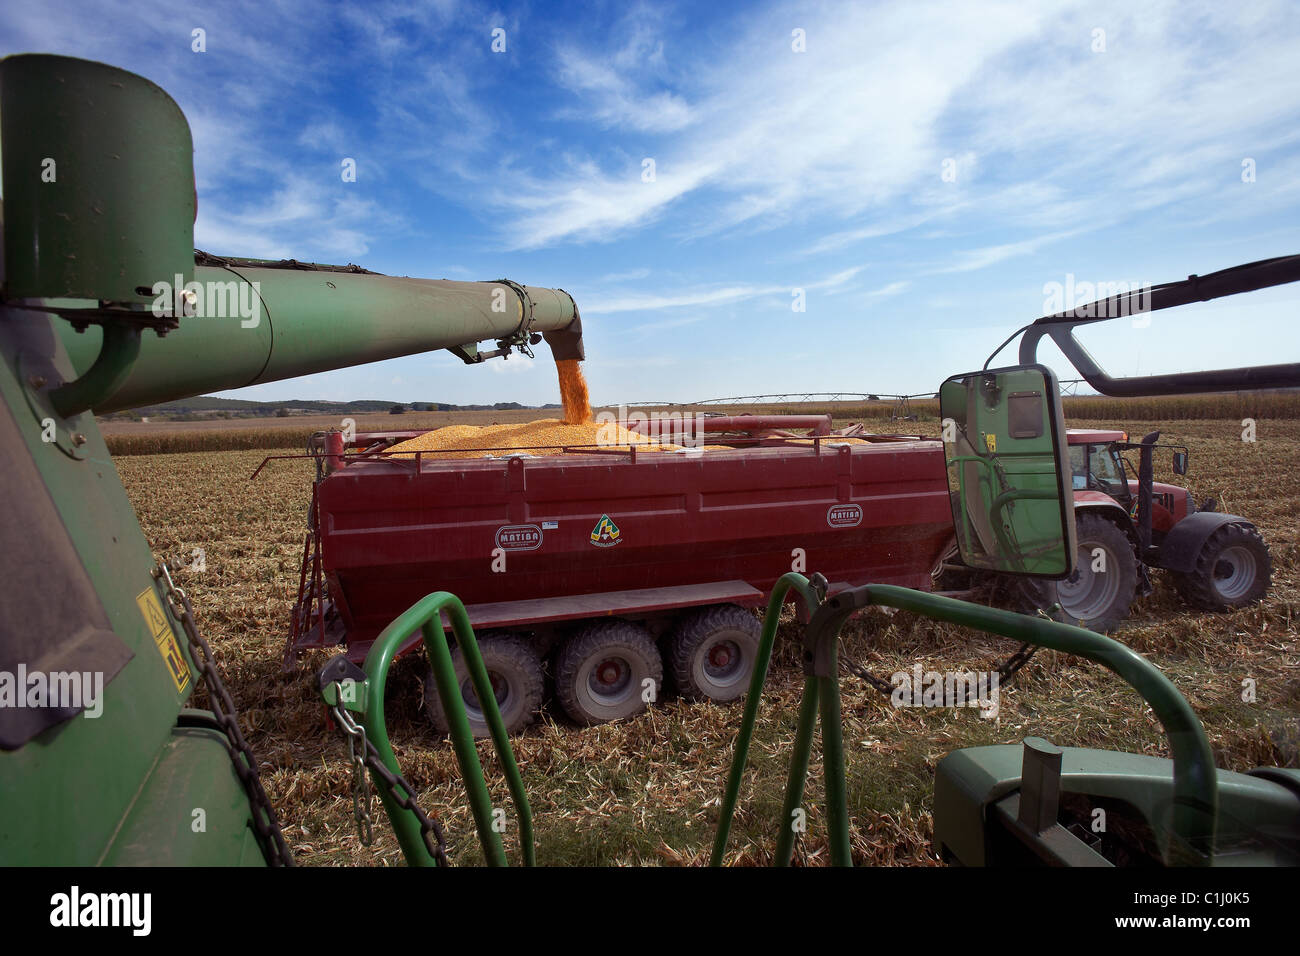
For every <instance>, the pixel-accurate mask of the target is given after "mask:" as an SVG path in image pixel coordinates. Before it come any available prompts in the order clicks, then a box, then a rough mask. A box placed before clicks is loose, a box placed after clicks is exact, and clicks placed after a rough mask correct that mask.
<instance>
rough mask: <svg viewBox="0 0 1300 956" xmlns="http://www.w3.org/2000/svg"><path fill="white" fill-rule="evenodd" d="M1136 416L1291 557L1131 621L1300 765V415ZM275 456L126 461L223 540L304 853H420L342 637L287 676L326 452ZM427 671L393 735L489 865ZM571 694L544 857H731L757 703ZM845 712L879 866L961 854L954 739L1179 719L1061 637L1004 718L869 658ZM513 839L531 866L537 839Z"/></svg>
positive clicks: (196, 578)
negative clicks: (314, 464)
mask: <svg viewBox="0 0 1300 956" xmlns="http://www.w3.org/2000/svg"><path fill="white" fill-rule="evenodd" d="M534 414H535V413H534ZM394 417H396V416H394ZM489 420H490V419H489ZM440 423H441V424H447V423H448V422H440ZM837 424H838V423H837ZM1080 424H1081V423H1080ZM1115 424H1117V425H1120V426H1121V427H1124V428H1127V429H1128V430H1129V431H1130V432H1131V433H1132V434H1134V435H1136V436H1141V435H1142V434H1144V433H1145V432H1147V431H1149V430H1151V429H1152V428H1154V427H1161V428H1162V430H1163V432H1164V434H1163V437H1162V441H1165V442H1170V443H1183V444H1186V445H1187V446H1188V447H1189V449H1190V451H1191V474H1190V475H1188V476H1186V477H1185V478H1182V479H1178V478H1175V477H1173V476H1172V475H1171V474H1169V473H1168V465H1169V463H1168V461H1167V460H1158V461H1157V474H1156V477H1157V480H1166V481H1173V482H1175V483H1181V484H1187V485H1189V486H1190V488H1191V490H1192V492H1193V495H1194V496H1195V497H1196V499H1197V500H1198V501H1200V500H1203V499H1204V498H1206V497H1208V496H1214V497H1215V498H1217V499H1218V500H1219V501H1220V502H1221V507H1222V508H1224V509H1226V510H1231V511H1234V512H1236V513H1238V514H1242V515H1245V516H1247V517H1249V518H1251V519H1253V520H1254V521H1255V522H1256V523H1257V524H1258V525H1259V527H1260V529H1261V531H1262V532H1263V534H1264V537H1265V539H1266V540H1267V541H1268V542H1269V544H1270V546H1271V548H1272V553H1273V564H1274V580H1273V588H1272V591H1271V593H1270V595H1269V596H1268V598H1267V599H1266V600H1265V601H1264V602H1263V603H1262V604H1261V605H1259V606H1257V607H1254V608H1250V609H1247V610H1243V611H1239V612H1236V613H1232V614H1203V613H1192V612H1188V611H1187V610H1186V609H1184V608H1183V607H1182V606H1181V605H1180V604H1179V602H1178V599H1177V596H1176V595H1175V593H1174V591H1173V588H1172V586H1170V585H1168V584H1167V582H1164V581H1162V580H1159V579H1160V578H1161V575H1160V573H1157V574H1156V577H1157V589H1156V592H1155V594H1153V595H1152V596H1150V597H1149V598H1146V599H1145V600H1141V601H1139V602H1138V603H1137V604H1136V605H1135V607H1134V614H1133V617H1132V619H1131V621H1130V622H1129V624H1128V625H1127V626H1126V627H1125V628H1124V629H1123V630H1122V631H1121V632H1120V635H1119V636H1120V638H1121V639H1122V640H1123V641H1125V642H1126V643H1127V644H1129V645H1130V646H1131V647H1133V648H1134V649H1135V650H1137V651H1138V652H1139V653H1141V654H1144V655H1146V656H1147V657H1149V658H1150V659H1151V660H1153V661H1154V662H1155V663H1156V664H1157V665H1158V666H1160V667H1161V668H1162V669H1163V670H1164V671H1165V673H1166V674H1168V675H1169V676H1170V678H1171V679H1172V680H1173V681H1174V682H1175V683H1176V684H1177V686H1178V687H1179V689H1180V690H1181V691H1182V692H1183V693H1184V694H1185V695H1186V696H1187V698H1188V699H1189V700H1190V701H1191V703H1192V705H1193V707H1194V708H1195V710H1196V712H1197V714H1198V715H1199V716H1200V718H1201V720H1202V721H1203V722H1204V724H1205V727H1206V730H1207V732H1208V733H1209V736H1210V740H1211V743H1212V745H1213V747H1214V750H1215V756H1216V760H1217V762H1218V764H1219V765H1220V766H1222V767H1225V768H1228V769H1231V770H1239V771H1240V770H1247V769H1250V768H1252V767H1254V766H1258V765H1260V764H1277V765H1283V766H1291V767H1296V766H1300V635H1298V634H1297V629H1298V628H1300V541H1298V536H1297V528H1298V527H1300V421H1295V420H1277V419H1267V418H1261V419H1260V421H1259V423H1258V433H1257V438H1258V440H1257V441H1256V442H1255V443H1253V444H1251V443H1244V442H1242V440H1241V427H1240V420H1239V419H1237V420H1222V421H1212V420H1188V421H1177V422H1166V423H1164V424H1163V425H1162V426H1156V425H1153V424H1152V423H1150V422H1144V423H1140V422H1115ZM390 427H391V426H390ZM406 427H410V426H406ZM920 430H921V431H924V432H928V433H931V434H934V433H935V425H933V424H932V423H925V422H923V423H921V426H920ZM264 454H265V452H261V451H227V452H208V453H197V454H166V455H142V456H132V457H123V458H119V459H118V462H117V464H118V468H119V471H120V472H121V474H122V477H123V480H124V482H125V484H126V487H127V490H128V492H129V493H130V495H131V497H132V500H133V501H134V503H135V505H136V508H137V510H138V513H139V515H140V519H141V523H142V524H143V526H144V529H145V533H146V534H147V535H148V537H149V540H150V544H151V545H152V547H153V549H154V551H155V552H156V553H159V554H164V555H176V554H181V553H182V552H184V553H188V552H189V551H190V550H192V549H193V548H196V547H201V548H203V549H204V551H205V557H206V570H205V571H203V572H195V573H189V572H182V575H181V577H182V580H181V582H179V583H183V585H184V586H185V587H187V588H188V589H189V593H190V594H191V596H192V597H193V598H194V604H195V607H196V613H197V616H198V623H199V626H200V628H201V629H202V631H203V632H204V634H205V635H206V636H207V638H208V639H209V641H211V643H212V645H213V647H214V648H215V650H216V652H217V654H218V657H219V660H220V663H221V666H222V668H223V670H224V673H225V675H226V678H227V681H228V683H229V685H230V687H231V690H232V693H233V695H234V697H235V700H236V702H237V704H238V706H239V708H240V711H241V714H242V716H243V720H244V723H245V728H246V731H247V732H248V737H249V741H250V743H251V744H252V746H253V747H254V749H255V750H256V751H257V753H258V754H259V756H260V758H261V761H262V765H263V779H264V781H265V784H266V788H267V790H268V792H269V793H270V796H271V799H272V800H273V801H274V803H275V804H276V807H277V809H278V811H279V814H280V817H281V820H282V822H283V824H284V827H285V833H286V837H287V839H288V841H289V843H290V845H291V846H292V847H293V849H294V851H295V853H296V854H297V856H298V858H299V860H300V862H301V863H303V864H307V865H396V864H400V863H401V861H402V858H401V853H400V850H399V849H398V847H397V844H396V841H395V839H394V838H393V836H392V831H391V829H390V828H389V827H388V825H387V822H386V820H384V819H383V817H382V813H379V807H378V802H377V801H376V804H375V811H376V813H377V814H378V815H379V817H380V822H379V823H378V825H377V826H376V838H377V839H376V843H375V844H374V845H373V846H372V847H369V848H366V847H362V846H361V845H360V843H359V841H358V839H357V836H356V833H355V830H354V828H353V823H352V802H351V798H350V795H349V780H350V773H349V769H348V766H347V761H346V753H347V751H346V745H345V743H344V740H343V738H342V736H341V735H340V734H339V733H338V732H337V731H333V730H329V729H327V727H326V725H325V721H324V717H323V711H322V708H321V705H320V704H319V700H318V698H317V696H316V694H315V692H314V691H313V689H312V684H313V683H314V681H313V680H312V676H311V675H312V674H313V672H314V670H315V669H316V668H318V667H319V666H320V665H321V664H322V663H323V662H324V660H325V659H326V655H325V654H323V653H318V654H316V655H315V656H312V657H309V658H307V659H305V660H304V662H303V665H302V669H301V670H300V671H299V672H298V673H297V674H295V675H292V676H285V675H283V674H281V672H280V656H281V652H282V649H283V642H284V636H285V633H286V628H287V622H288V616H289V609H290V606H291V603H292V601H293V597H294V589H295V588H296V585H297V576H298V560H299V556H300V553H301V547H302V534H303V527H304V516H305V512H306V508H307V504H308V500H309V495H310V481H311V474H312V468H311V465H310V463H309V462H306V461H283V462H278V463H274V464H273V465H272V466H271V467H269V468H268V470H266V471H264V472H263V474H262V475H261V476H260V477H259V478H258V480H257V481H256V482H255V483H252V484H250V483H249V482H248V476H249V475H250V474H251V473H252V472H253V469H254V468H255V467H256V466H257V464H258V463H259V462H260V461H261V459H262V457H263V456H264ZM1162 457H1165V456H1162ZM811 570H815V569H811ZM395 610H397V609H395ZM788 613H789V612H787V615H788ZM796 641H797V637H796V632H795V629H794V627H793V625H792V623H791V621H790V620H787V621H786V623H785V624H784V625H783V626H782V629H781V633H780V637H779V641H778V648H777V653H776V656H775V659H774V661H773V667H772V673H771V676H770V677H769V682H768V692H767V694H766V695H765V697H764V703H763V707H762V709H761V711H760V722H759V726H758V729H757V733H756V736H755V741H754V746H753V748H752V751H751V763H750V770H749V773H748V774H747V777H746V781H745V785H744V787H743V790H742V797H741V804H740V810H739V811H738V813H737V817H736V821H735V825H734V826H733V830H732V838H731V843H730V853H729V856H728V859H729V861H731V862H735V863H742V864H760V863H765V862H767V861H768V860H769V857H770V853H771V850H772V847H773V845H774V835H775V832H776V831H775V828H776V826H777V821H776V817H777V814H778V813H779V810H780V805H781V791H782V788H783V786H784V774H785V766H786V762H787V760H788V757H789V748H790V746H791V742H792V738H793V734H794V722H795V713H796V708H797V702H798V695H799V690H800V686H801V683H802V675H801V672H800V670H799V667H798V664H797V655H796V652H795V647H796ZM1011 649H1012V647H1011V645H1010V644H1009V643H1006V642H1002V641H1000V640H997V639H991V638H985V637H982V636H978V635H975V634H973V633H970V632H966V631H963V630H962V629H960V628H956V627H952V626H949V625H943V624H938V623H933V622H928V621H924V620H922V619H919V618H916V617H914V616H912V615H909V614H907V613H904V612H899V613H896V614H892V615H887V614H884V613H881V612H871V613H869V614H867V615H865V616H864V617H862V618H861V619H859V620H856V621H854V622H851V623H850V625H849V626H848V627H846V629H845V641H844V651H845V654H846V655H847V656H848V657H850V658H852V659H853V660H855V661H857V662H859V663H862V664H866V665H867V666H869V667H870V669H871V670H873V671H874V672H876V673H878V674H882V675H885V676H887V675H889V674H890V673H892V672H894V671H898V670H905V669H909V668H910V667H911V665H912V664H913V663H914V662H917V661H920V662H921V663H923V664H924V666H925V668H926V670H940V671H944V670H965V669H972V668H973V669H977V670H989V669H992V668H993V667H995V666H996V662H997V661H999V660H1000V659H1001V658H1002V657H1003V656H1005V655H1006V653H1008V652H1009V651H1010V650H1011ZM422 674H423V668H422V666H421V665H420V664H419V663H418V662H416V661H411V660H408V661H404V662H402V663H399V664H398V665H396V666H395V667H394V669H393V674H392V677H391V679H390V689H389V702H390V703H389V716H388V719H389V728H390V730H391V733H392V739H393V743H394V745H395V748H396V750H397V754H398V758H399V760H400V761H401V763H402V766H403V769H404V771H405V772H406V774H407V776H408V778H409V779H410V780H411V781H412V782H413V784H414V785H415V786H416V787H417V788H418V790H419V795H420V800H421V803H422V805H423V806H424V807H425V808H426V809H427V810H430V811H433V812H435V813H436V814H437V815H438V816H440V817H441V819H442V820H443V822H444V825H445V826H446V829H447V833H448V841H449V846H450V852H451V857H452V860H453V862H454V863H457V864H469V865H472V864H476V863H478V862H480V861H481V859H482V858H481V856H480V852H479V848H478V845H477V842H476V839H475V837H474V833H473V827H472V822H471V818H470V814H469V810H468V807H467V804H466V801H465V799H464V797H463V791H462V788H461V784H460V781H459V779H458V771H457V767H456V762H455V759H454V756H453V754H452V752H451V749H450V746H449V745H448V744H447V743H446V742H445V741H439V740H437V739H435V738H434V736H433V733H432V731H431V729H430V728H429V725H428V723H427V721H426V719H425V716H424V714H423V713H422V712H421V709H420V708H421V706H422V705H421V704H420V703H419V702H420V701H421V693H420V690H421V687H420V683H421V679H422ZM1246 678H1254V680H1255V681H1256V682H1257V688H1258V700H1257V702H1255V703H1245V702H1243V701H1242V700H1241V686H1242V681H1243V680H1244V679H1246ZM199 703H200V705H201V704H202V699H201V698H200V701H199ZM555 711H556V714H551V713H549V712H548V715H547V716H546V717H545V718H544V719H543V720H542V721H541V722H539V723H538V724H537V725H535V726H534V727H533V728H532V729H530V730H529V731H528V732H527V733H525V734H523V735H521V736H519V737H517V738H516V739H515V750H516V754H517V756H518V760H519V764H520V767H521V769H522V771H523V774H524V780H525V784H526V786H527V788H528V793H529V795H530V798H531V801H532V807H533V812H534V816H535V823H536V828H537V846H538V861H539V863H543V864H550V865H576V864H585V865H623V864H628V865H644V864H700V863H703V862H705V861H707V858H708V853H709V848H710V841H711V839H712V835H713V828H714V822H715V820H716V814H717V807H716V801H717V799H718V798H719V797H720V795H721V794H722V790H723V786H724V781H725V777H726V772H727V768H728V766H729V760H730V757H731V748H732V744H733V740H734V737H735V730H736V725H737V723H738V721H739V718H740V712H741V707H740V705H739V704H736V705H733V706H716V705H712V704H687V703H684V702H682V701H680V700H677V699H675V698H672V697H668V698H667V699H665V700H663V701H661V702H660V704H659V705H658V706H656V707H654V708H653V709H652V710H651V711H650V712H648V713H647V714H645V715H644V716H642V717H640V718H639V719H636V720H633V721H630V722H627V723H622V724H607V725H603V726H597V727H592V728H586V729H580V728H577V727H574V726H572V725H569V724H568V723H566V722H565V721H564V719H563V718H562V717H560V716H557V714H558V708H555ZM844 723H845V746H846V751H847V762H848V782H849V804H850V810H851V813H852V816H853V821H854V824H853V831H852V847H853V854H854V858H855V861H856V862H858V863H860V864H877V865H880V864H886V865H889V864H898V865H934V864H936V863H937V860H936V859H935V857H934V855H933V853H932V851H931V848H930V836H931V832H932V825H933V821H932V815H931V809H932V787H933V775H934V767H935V763H936V762H937V760H938V759H939V758H940V757H941V756H942V755H943V754H944V753H946V752H948V751H949V750H952V749H954V748H957V747H960V746H969V745H977V744H987V743H1009V742H1016V741H1019V740H1020V739H1021V738H1023V737H1025V736H1029V735H1036V736H1041V737H1046V738H1048V739H1050V740H1052V741H1054V742H1056V743H1058V744H1069V745H1079V746H1092V747H1106V748H1120V749H1126V750H1135V751H1141V752H1144V753H1149V754H1156V755H1163V756H1167V755H1168V751H1167V748H1166V745H1165V741H1164V737H1163V734H1162V732H1161V729H1160V727H1159V725H1158V724H1157V722H1156V721H1155V719H1154V717H1153V715H1152V714H1151V712H1150V710H1149V709H1148V708H1146V707H1145V706H1144V705H1143V704H1141V702H1140V701H1139V699H1138V698H1137V696H1136V695H1135V694H1134V693H1133V692H1132V691H1130V690H1129V689H1128V688H1127V687H1126V686H1125V685H1124V684H1122V683H1121V682H1120V681H1119V680H1118V679H1116V678H1113V677H1111V676H1110V675H1109V674H1108V672H1106V671H1104V670H1102V669H1101V668H1100V667H1098V666H1095V665H1092V664H1089V663H1087V662H1084V661H1080V660H1076V659H1072V658H1069V657H1067V656H1065V655H1060V654H1056V653H1053V652H1042V653H1040V654H1039V655H1038V656H1037V657H1036V658H1035V659H1034V661H1033V662H1032V663H1031V664H1030V665H1029V666H1028V667H1027V668H1026V669H1025V670H1024V671H1022V673H1021V675H1020V677H1019V678H1018V679H1017V681H1016V682H1015V684H1014V685H1012V686H1011V687H1010V688H1007V689H1005V690H1004V691H1003V693H1002V697H1001V709H1000V714H999V716H998V718H997V719H996V720H983V719H981V718H980V717H979V716H978V714H977V712H976V711H974V710H969V709H963V710H922V709H903V710H896V709H894V708H892V707H891V706H890V705H889V702H888V701H887V700H886V699H885V698H883V697H881V696H879V695H878V694H876V692H874V691H871V690H869V689H868V688H866V687H865V686H864V685H863V684H862V683H861V682H860V681H858V680H857V679H856V678H853V677H851V676H847V675H846V676H845V678H844ZM490 750H491V748H490V745H489V744H487V743H484V744H482V745H480V752H481V754H482V756H483V761H484V765H485V767H486V768H487V770H488V772H489V785H490V788H491V790H492V793H493V795H494V800H495V801H496V804H497V805H498V806H502V807H509V806H510V804H509V797H508V793H507V790H506V787H505V784H504V780H503V778H502V777H501V776H500V775H499V774H498V773H497V768H496V764H495V761H494V759H493V758H492V756H491V752H490ZM805 806H806V807H807V809H808V813H809V819H808V832H807V834H806V836H805V837H803V838H802V840H801V843H800V845H799V847H798V849H797V855H798V859H799V861H801V862H804V863H808V864H821V863H824V862H826V860H827V857H828V851H827V846H826V841H825V838H824V823H825V818H824V813H823V811H824V804H823V801H822V788H821V776H820V768H819V766H818V762H817V760H816V759H814V772H813V776H812V779H811V780H810V782H809V786H808V790H807V795H806V798H805ZM507 836H508V837H510V836H511V834H510V833H508V834H507ZM507 843H508V848H509V850H510V853H511V858H512V860H517V859H518V853H517V848H516V845H514V844H511V843H510V841H509V840H508V841H507Z"/></svg>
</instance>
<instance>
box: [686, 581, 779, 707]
mask: <svg viewBox="0 0 1300 956" xmlns="http://www.w3.org/2000/svg"><path fill="white" fill-rule="evenodd" d="M761 632H762V628H761V627H760V626H759V623H758V618H756V617H754V615H753V614H751V613H750V612H749V611H746V610H745V609H744V608H743V607H738V606H737V605H735V604H717V605H714V606H713V607H706V608H702V609H701V610H699V611H696V612H694V613H692V614H688V615H687V616H686V617H684V618H683V619H682V621H681V623H680V624H678V626H677V629H676V630H675V631H674V632H673V636H672V639H671V641H670V643H669V646H668V662H669V666H670V667H671V669H672V674H673V680H674V681H675V682H676V684H677V692H678V693H679V694H681V695H682V696H683V697H685V698H686V699H687V700H712V701H717V702H718V703H725V702H726V701H729V700H735V699H736V698H737V697H740V696H742V695H743V694H744V693H745V691H746V690H748V689H749V678H750V675H751V674H752V673H753V670H754V658H755V657H757V656H758V641H759V637H760V636H761Z"/></svg>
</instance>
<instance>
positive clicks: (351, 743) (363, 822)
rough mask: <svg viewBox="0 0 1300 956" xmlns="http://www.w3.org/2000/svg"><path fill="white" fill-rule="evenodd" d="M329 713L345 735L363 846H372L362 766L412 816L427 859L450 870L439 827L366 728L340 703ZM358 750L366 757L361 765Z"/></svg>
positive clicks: (354, 811)
mask: <svg viewBox="0 0 1300 956" xmlns="http://www.w3.org/2000/svg"><path fill="white" fill-rule="evenodd" d="M341 700H342V698H341V697H340V701H341ZM330 710H331V711H332V713H333V714H334V718H335V719H336V720H337V721H338V723H339V726H340V727H341V728H342V729H343V732H344V733H345V734H347V735H348V750H349V752H350V754H351V759H352V813H353V816H354V817H355V818H356V821H357V835H358V836H359V837H360V838H361V843H362V845H363V846H370V844H371V843H373V842H374V830H373V826H372V821H371V817H370V786H369V781H368V780H367V779H366V777H365V773H364V770H361V769H360V768H361V767H362V766H364V767H368V768H369V769H370V772H371V773H373V774H374V775H375V776H376V777H377V778H378V779H379V782H380V783H381V784H383V786H384V788H385V789H386V790H387V791H388V795H389V796H390V797H392V798H393V801H394V802H395V803H396V804H397V805H398V806H399V807H401V808H402V809H403V810H408V811H410V812H411V813H413V814H415V819H416V820H418V821H419V823H420V838H421V839H422V840H424V847H425V849H426V850H428V851H429V855H430V856H431V857H433V858H434V859H435V860H436V861H437V862H438V865H439V866H451V863H450V861H448V859H447V839H446V837H445V836H444V835H443V832H442V824H440V823H439V822H438V821H437V820H436V819H433V818H432V817H430V816H428V814H426V813H425V812H424V811H423V810H421V809H420V805H419V803H417V802H416V800H415V789H414V788H413V787H412V786H411V785H410V784H409V783H408V782H407V781H406V778H405V777H403V776H402V775H401V774H400V773H394V772H393V771H391V770H389V769H388V766H387V765H386V764H385V763H384V761H383V759H382V758H381V757H380V756H379V751H378V750H377V749H375V745H374V744H372V743H371V742H370V740H369V739H368V738H367V737H366V729H365V727H363V726H361V725H360V724H359V723H357V722H356V720H354V719H353V717H352V715H351V714H350V713H348V711H347V709H346V708H345V707H343V706H342V704H341V703H339V704H335V705H334V706H333V707H332V708H330ZM358 750H359V751H360V752H361V753H364V754H365V760H364V764H363V762H362V760H361V758H360V756H359V754H358ZM358 773H360V777H358ZM399 787H400V788H401V790H400V792H399V790H398V788H399Z"/></svg>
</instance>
